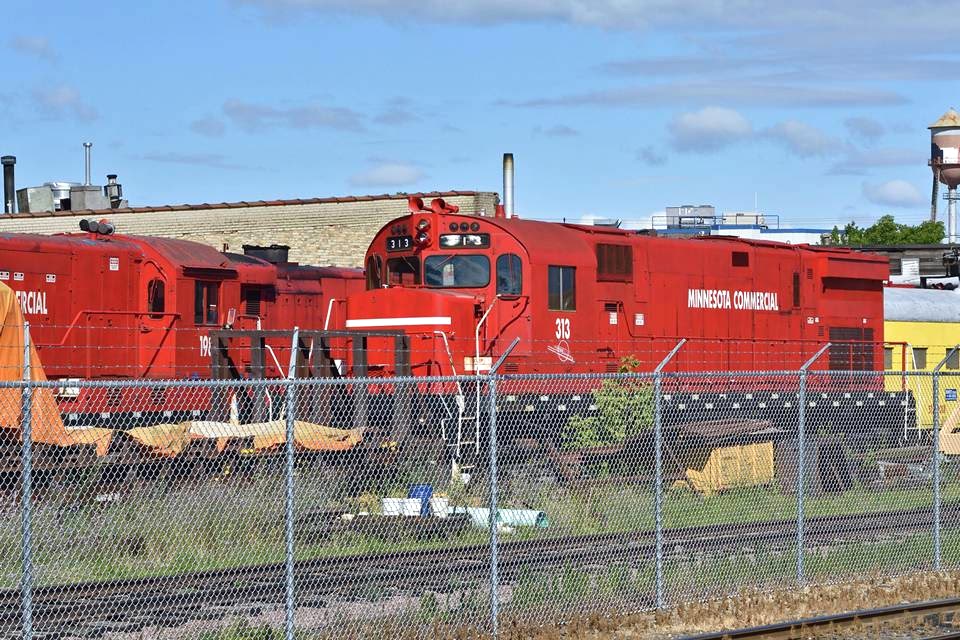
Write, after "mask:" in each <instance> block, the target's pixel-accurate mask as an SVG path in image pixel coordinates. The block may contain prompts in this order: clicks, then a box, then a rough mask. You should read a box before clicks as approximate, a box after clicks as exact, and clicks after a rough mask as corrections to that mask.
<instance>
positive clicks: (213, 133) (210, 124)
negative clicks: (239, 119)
mask: <svg viewBox="0 0 960 640" xmlns="http://www.w3.org/2000/svg"><path fill="white" fill-rule="evenodd" d="M190 130H191V131H193V132H194V133H199V134H200V135H202V136H207V137H208V138H219V137H222V136H223V134H224V133H226V130H227V127H226V126H225V125H224V124H223V120H221V119H220V118H214V117H213V116H207V117H205V118H200V119H199V120H194V121H193V122H191V123H190Z"/></svg>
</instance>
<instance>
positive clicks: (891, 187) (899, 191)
mask: <svg viewBox="0 0 960 640" xmlns="http://www.w3.org/2000/svg"><path fill="white" fill-rule="evenodd" d="M863 195H864V197H865V198H866V199H867V200H869V201H870V202H872V203H874V204H878V205H881V206H885V207H902V208H910V207H917V206H920V205H922V204H925V202H926V200H925V198H924V197H923V196H922V195H920V191H919V190H918V189H917V188H916V187H915V186H913V185H912V184H910V183H909V182H907V181H906V180H888V181H887V182H881V183H878V184H872V183H867V182H865V183H864V184H863Z"/></svg>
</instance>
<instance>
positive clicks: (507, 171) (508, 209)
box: [503, 153, 513, 218]
mask: <svg viewBox="0 0 960 640" xmlns="http://www.w3.org/2000/svg"><path fill="white" fill-rule="evenodd" d="M503 212H504V214H505V215H506V217H508V218H512V217H513V154H512V153H505V154H503Z"/></svg>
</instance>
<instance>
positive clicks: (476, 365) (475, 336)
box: [473, 294, 500, 375]
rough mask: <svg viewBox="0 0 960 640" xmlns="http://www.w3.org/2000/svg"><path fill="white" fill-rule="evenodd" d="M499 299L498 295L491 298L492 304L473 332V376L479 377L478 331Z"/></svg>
mask: <svg viewBox="0 0 960 640" xmlns="http://www.w3.org/2000/svg"><path fill="white" fill-rule="evenodd" d="M499 299H500V295H499V294H497V295H495V296H494V297H493V302H491V303H490V306H489V307H487V310H486V311H484V312H483V315H482V316H480V322H478V323H477V328H476V329H474V331H473V343H474V347H475V350H476V353H474V359H473V373H474V375H480V329H481V328H482V327H483V323H484V322H486V321H487V316H489V315H490V312H491V311H493V307H494V306H495V305H496V304H497V300H499Z"/></svg>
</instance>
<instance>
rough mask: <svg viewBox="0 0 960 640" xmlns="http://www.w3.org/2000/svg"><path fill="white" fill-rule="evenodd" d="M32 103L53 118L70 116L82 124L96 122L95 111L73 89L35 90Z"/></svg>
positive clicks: (63, 87)
mask: <svg viewBox="0 0 960 640" xmlns="http://www.w3.org/2000/svg"><path fill="white" fill-rule="evenodd" d="M33 101H34V103H35V104H36V105H37V107H39V108H40V110H41V111H43V112H44V113H46V114H47V115H48V116H51V117H54V118H64V117H68V116H71V117H73V118H76V119H77V120H80V121H83V122H89V121H91V120H96V119H97V117H98V115H99V114H98V113H97V110H96V109H95V108H93V107H91V106H90V105H89V104H87V103H86V102H84V100H83V99H82V98H81V97H80V92H79V91H77V90H76V89H74V88H73V87H68V86H61V87H56V88H53V89H35V90H34V91H33Z"/></svg>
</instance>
